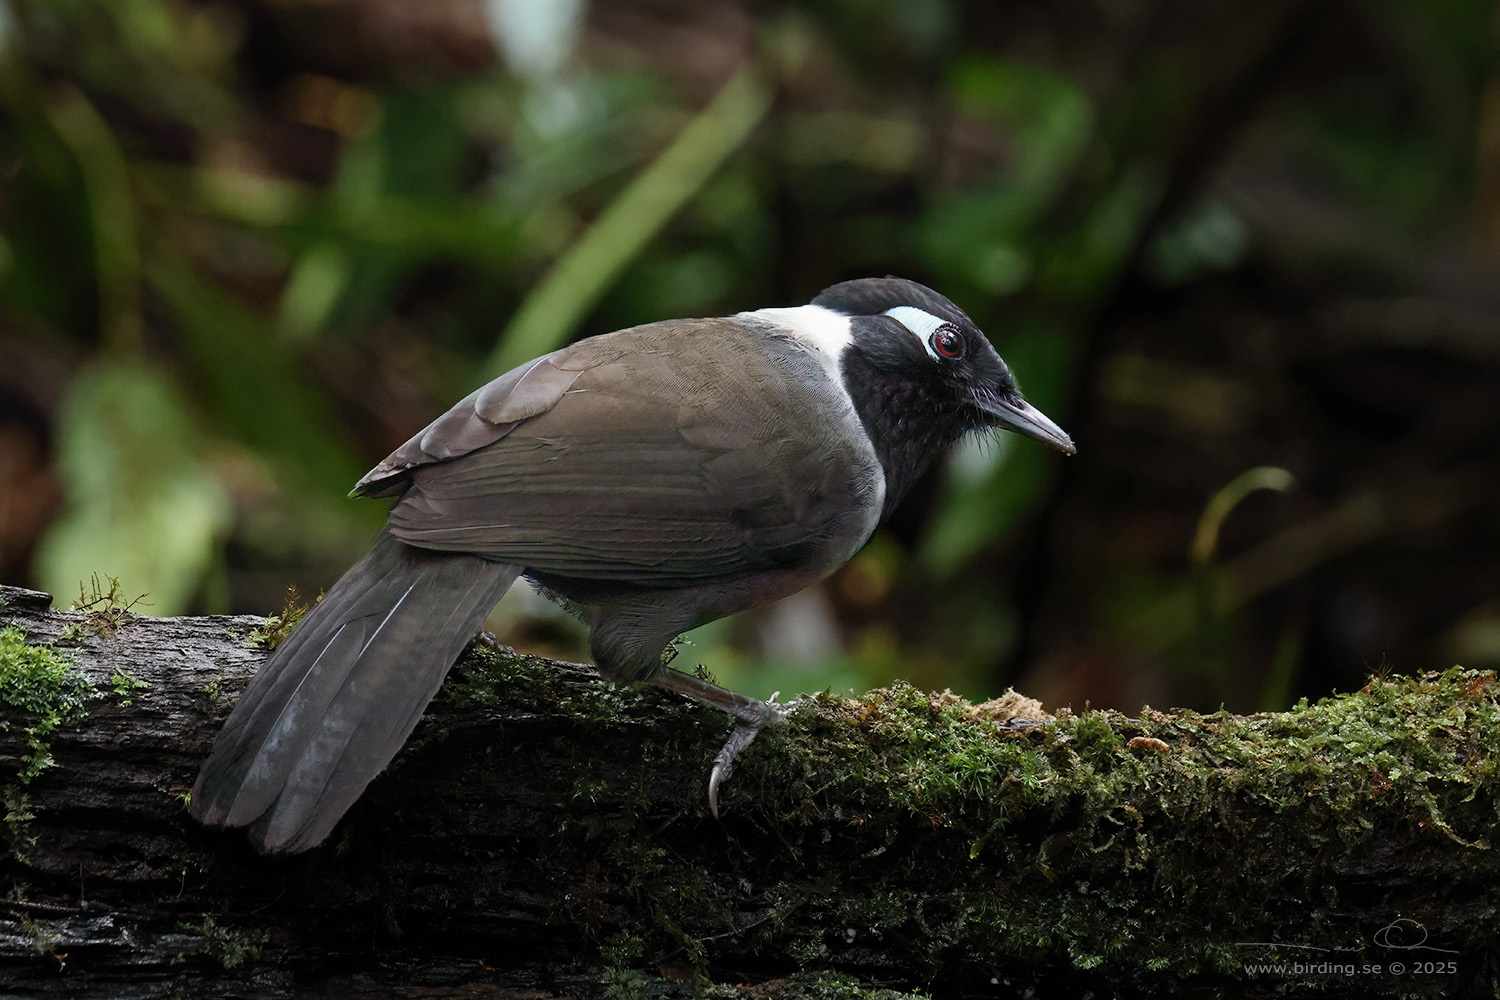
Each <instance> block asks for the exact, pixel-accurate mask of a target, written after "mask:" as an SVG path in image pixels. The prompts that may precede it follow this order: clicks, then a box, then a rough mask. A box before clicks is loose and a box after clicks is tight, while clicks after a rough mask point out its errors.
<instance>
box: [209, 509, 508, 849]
mask: <svg viewBox="0 0 1500 1000" xmlns="http://www.w3.org/2000/svg"><path fill="white" fill-rule="evenodd" d="M520 572H521V568H520V567H518V566H511V565H508V564H505V563H496V562H489V561H487V560H484V559H480V558H478V557H476V556H468V555H454V554H446V553H436V552H428V551H424V550H421V549H415V548H412V547H411V546H408V545H405V544H403V543H401V542H399V541H397V540H396V539H395V538H393V537H391V535H390V533H389V532H387V531H382V532H381V533H380V535H379V537H378V538H376V540H375V545H374V547H373V548H371V549H370V551H369V553H368V554H367V555H366V556H365V557H364V558H363V559H362V560H360V561H359V562H358V563H357V564H355V566H354V567H353V568H352V569H350V570H349V572H347V573H345V574H344V576H343V578H342V579H341V580H339V582H338V583H336V584H334V586H333V589H332V590H330V591H329V592H328V594H327V596H325V597H324V598H323V600H321V601H319V602H318V604H317V605H316V606H315V607H314V608H313V609H312V610H311V611H310V612H308V614H307V617H306V618H305V619H303V621H302V622H301V624H299V625H298V626H297V628H296V629H294V630H293V631H292V634H291V635H290V636H288V637H287V639H286V641H285V642H283V643H282V644H281V645H280V646H279V647H277V649H276V651H275V652H274V653H272V654H271V657H270V659H269V660H267V661H266V663H265V665H263V666H262V667H261V668H260V671H259V672H258V673H257V674H256V675H255V678H254V679H253V680H252V681H251V682H250V686H249V687H248V688H247V689H246V690H245V693H244V695H243V696H242V697H241V698H240V701H239V704H237V705H236V706H235V707H234V711H233V712H232V713H230V716H229V719H228V721H227V722H225V723H224V729H223V731H222V732H221V733H220V734H219V739H218V742H217V743H216V744H215V745H214V750H213V753H212V754H211V755H210V756H209V758H208V760H206V761H205V762H204V764H203V769H202V770H201V771H200V772H199V773H198V781H197V783H196V784H195V785H194V786H193V796H192V805H191V812H192V814H193V816H194V818H196V819H197V820H198V821H199V822H200V823H203V824H205V825H208V826H249V827H251V830H250V838H251V841H252V842H253V843H254V844H255V846H256V847H257V848H259V849H260V850H262V851H264V852H266V853H283V852H288V853H290V852H295V851H304V850H307V849H308V848H310V847H314V846H316V845H317V844H319V843H321V842H322V841H323V839H324V838H325V837H327V836H328V834H329V832H330V831H332V829H333V826H334V824H335V823H337V822H338V820H339V817H341V816H343V815H344V813H345V811H346V810H348V808H349V807H350V806H351V805H353V804H354V801H355V800H356V799H358V798H359V796H360V793H361V792H363V791H364V790H365V786H366V785H368V784H369V783H370V782H371V780H373V779H374V777H375V776H376V775H377V774H379V773H380V771H381V770H382V769H383V768H384V767H385V765H386V764H388V763H389V762H390V760H391V758H392V757H394V756H395V755H396V751H397V750H399V749H400V747H401V744H402V743H404V742H405V741H406V737H407V736H408V735H410V734H411V731H412V729H413V728H415V727H416V724H417V720H418V719H420V718H421V716H422V711H423V710H424V709H425V708H426V707H427V703H428V702H429V701H431V700H432V696H433V695H435V694H436V693H437V689H438V687H439V686H440V685H441V684H442V683H443V678H444V677H445V676H446V675H447V673H448V668H449V667H451V666H452V665H453V661H454V660H456V659H457V658H458V655H459V654H460V653H461V652H463V649H464V646H465V645H466V644H467V643H468V642H469V640H470V639H471V638H473V636H474V633H475V632H476V631H477V630H478V629H479V628H480V626H482V625H483V624H484V619H485V616H486V615H487V614H489V612H490V609H491V608H493V607H494V606H495V603H496V602H497V601H498V600H499V599H500V597H501V595H502V594H504V593H505V591H506V589H507V588H508V587H509V586H510V585H511V584H512V583H513V582H514V581H515V579H516V577H517V576H518V575H519V574H520Z"/></svg>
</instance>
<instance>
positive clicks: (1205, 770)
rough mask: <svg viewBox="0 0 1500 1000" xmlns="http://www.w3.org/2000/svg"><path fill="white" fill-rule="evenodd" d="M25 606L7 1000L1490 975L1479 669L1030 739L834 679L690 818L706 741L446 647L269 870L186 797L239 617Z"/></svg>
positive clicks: (641, 713)
mask: <svg viewBox="0 0 1500 1000" xmlns="http://www.w3.org/2000/svg"><path fill="white" fill-rule="evenodd" d="M47 605H48V598H47V597H46V596H45V595H39V594H35V593H33V592H29V591H19V590H14V589H0V627H3V626H7V625H13V626H15V627H16V628H17V629H19V630H20V632H10V633H5V632H0V701H3V702H4V704H3V705H0V712H3V715H0V718H3V719H5V720H7V724H6V728H5V730H4V731H3V732H0V788H3V791H4V804H5V809H6V817H5V824H4V833H5V837H6V847H7V850H6V853H5V856H4V858H3V859H0V865H3V868H4V875H5V883H6V885H5V900H4V902H0V995H7V996H8V995H26V996H37V995H54V994H55V995H66V996H70V997H95V996H97V997H132V996H143V997H144V996H171V995H177V996H185V997H221V996H222V997H245V996H257V997H260V996H264V997H290V996H304V995H341V996H410V995H421V996H511V995H514V996H533V997H540V996H548V995H552V994H553V993H560V994H563V995H569V996H602V995H606V994H608V995H613V996H620V995H641V994H643V993H644V994H649V995H661V994H667V993H674V992H679V991H680V992H683V993H687V992H689V990H690V988H691V985H692V984H693V983H694V982H696V984H697V987H698V988H699V989H700V990H701V989H702V988H703V984H704V983H712V982H718V983H746V982H756V983H759V984H760V985H758V986H755V987H742V988H737V987H730V986H715V987H712V988H711V989H710V991H709V992H710V993H711V994H714V995H725V996H727V995H731V994H736V993H737V992H747V993H753V994H754V995H756V996H761V997H765V996H802V995H819V996H833V995H849V994H853V993H856V992H860V993H871V994H885V995H890V994H892V992H893V990H896V991H920V992H924V993H930V994H933V995H937V996H959V995H967V994H971V993H973V994H979V993H983V994H998V995H1020V994H1022V993H1023V992H1024V991H1026V990H1027V989H1030V988H1034V987H1036V986H1037V985H1038V984H1046V986H1047V987H1048V988H1047V989H1046V991H1045V992H1046V993H1047V994H1048V995H1053V994H1057V995H1069V994H1078V995H1082V994H1083V992H1084V991H1086V990H1093V991H1094V993H1095V995H1096V996H1101V997H1102V996H1111V995H1116V994H1128V995H1133V994H1135V993H1136V992H1138V991H1142V990H1152V991H1157V992H1169V991H1180V992H1187V993H1190V994H1195V995H1197V994H1201V995H1203V996H1211V995H1216V994H1218V993H1219V992H1221V991H1228V992H1230V993H1233V994H1237V995H1251V996H1260V995H1265V996H1273V995H1286V994H1297V995H1305V994H1309V993H1319V994H1321V993H1326V994H1328V995H1353V994H1356V993H1357V994H1359V995H1363V996H1385V995H1391V996H1395V995H1432V996H1438V995H1451V996H1461V995H1473V996H1480V995H1494V993H1495V986H1496V982H1497V974H1500V972H1497V970H1500V959H1497V957H1496V953H1495V952H1496V950H1495V948H1494V941H1495V940H1496V930H1497V923H1500V917H1497V913H1500V878H1497V875H1500V864H1497V860H1496V856H1495V852H1494V851H1492V850H1491V849H1490V843H1489V840H1490V838H1491V836H1492V832H1491V831H1492V829H1493V828H1494V825H1495V822H1496V820H1497V818H1500V796H1497V779H1496V777H1495V773H1494V772H1495V762H1496V760H1497V759H1500V758H1497V754H1496V751H1497V746H1496V744H1497V742H1500V711H1497V696H1500V685H1497V682H1496V679H1495V677H1494V676H1493V675H1492V674H1488V673H1481V672H1474V671H1463V670H1459V669H1457V668H1455V669H1453V670H1450V671H1447V672H1445V673H1442V674H1434V675H1431V676H1428V677H1425V678H1420V679H1415V680H1391V681H1385V682H1372V683H1371V685H1370V686H1369V687H1368V688H1366V689H1365V690H1364V691H1363V692H1360V693H1357V694H1354V695H1350V696H1347V697H1342V698H1337V699H1329V700H1326V701H1324V702H1320V703H1318V704H1316V705H1311V706H1299V708H1297V709H1295V710H1293V711H1291V712H1288V713H1283V714H1277V715H1264V716H1252V717H1235V716H1229V715H1227V714H1220V715H1212V716H1199V715H1194V714H1191V713H1174V714H1163V713H1156V712H1151V711H1149V710H1148V711H1145V712H1143V713H1142V717H1141V718H1139V719H1128V718H1125V717H1123V716H1120V715H1118V714H1115V713H1099V712H1089V713H1085V714H1083V715H1080V716H1073V715H1070V714H1066V713H1064V714H1062V715H1060V716H1058V717H1056V718H1053V719H1049V720H1046V721H1044V722H1042V723H1040V724H1038V725H1016V724H1012V723H1007V722H1005V721H1004V720H1003V718H1002V716H1003V715H1004V712H1003V711H1001V710H1000V709H998V708H995V707H993V706H989V707H987V706H972V705H968V704H966V703H963V702H960V701H958V700H957V699H954V698H952V697H951V696H931V695H927V694H924V693H922V692H918V691H916V690H914V689H912V688H910V687H907V686H904V685H896V686H893V687H892V688H889V689H884V690H882V691H878V692H873V693H872V694H871V695H869V696H867V697H866V699H865V700H864V701H861V702H852V701H847V700H844V699H839V698H831V697H826V696H825V697H822V698H819V699H815V700H813V701H812V702H810V703H809V704H807V705H806V706H805V707H803V708H802V709H800V710H799V711H798V712H796V713H795V714H794V716H793V718H792V720H791V722H790V724H789V725H787V726H785V727H783V728H781V729H779V730H777V731H776V732H774V733H771V734H768V735H767V736H765V737H763V738H762V740H761V741H760V742H758V743H757V744H756V745H755V746H754V747H752V748H751V750H750V751H749V752H748V753H747V754H746V755H745V759H744V761H743V762H742V765H741V768H740V771H739V772H738V773H737V774H736V776H735V777H734V779H733V780H732V782H731V783H730V785H729V787H728V788H727V789H726V794H725V796H724V802H723V806H724V813H725V818H724V821H723V822H722V823H717V822H714V821H713V820H712V819H711V818H710V817H709V815H708V811H707V807H706V803H705V799H704V781H705V778H706V775H707V767H708V762H709V760H710V758H711V757H712V755H713V753H714V752H715V750H716V748H717V747H718V745H719V743H720V742H721V741H722V739H723V737H724V735H725V733H726V730H727V728H728V724H727V721H726V720H724V719H723V718H721V717H720V716H718V715H717V714H716V713H713V712H711V711H707V710H702V709H698V708H694V707H688V706H685V705H679V704H677V703H675V702H674V701H673V700H671V699H669V698H667V697H665V696H662V695H659V694H657V693H656V692H653V691H637V690H633V689H628V688H620V687H616V686H612V685H608V684H605V683H603V682H601V681H599V680H598V679H597V678H596V677H595V675H594V674H593V672H592V671H591V670H589V669H588V668H585V667H579V666H576V665H569V664H560V663H553V662H548V661H541V660H536V659H533V658H529V657H509V656H498V655H494V654H490V653H485V652H476V653H471V654H469V655H468V656H467V657H466V658H465V660H464V661H463V662H462V663H461V664H460V666H459V667H458V668H456V670H455V672H454V675H453V676H452V677H451V678H450V680H449V683H448V684H447V685H446V686H445V688H444V691H443V693H442V694H441V695H440V696H439V700H438V702H437V703H436V704H435V705H434V707H433V709H432V710H431V711H430V712H429V714H428V717H427V718H426V719H425V720H424V722H423V723H422V725H421V727H420V728H419V729H418V730H417V733H416V735H415V736H414V738H413V740H412V742H411V744H409V745H408V747H407V748H406V749H405V750H404V751H403V752H402V754H401V755H400V756H399V757H398V758H397V761H396V763H395V764H394V765H393V766H392V767H391V768H390V769H389V770H388V772H387V773H386V774H385V775H383V776H382V777H381V778H380V779H379V780H378V781H377V782H376V783H375V784H374V785H373V786H372V787H371V789H370V791H369V793H368V794H367V795H366V796H365V798H364V800H362V801H361V803H360V804H359V805H357V806H356V807H355V809H354V811H353V812H352V813H351V814H350V816H349V817H348V818H347V819H346V820H345V822H344V823H343V824H342V825H341V826H340V827H339V829H338V831H336V833H335V835H334V837H333V838H332V840H331V841H330V842H329V843H328V844H327V845H325V846H324V847H322V848H320V849H318V850H316V851H313V852H311V853H309V854H306V855H302V856H299V857H294V858H281V859H277V858H263V857H259V856H257V855H255V854H254V853H253V852H251V851H250V850H249V849H248V848H247V847H246V845H245V844H244V843H243V841H242V839H241V838H240V837H238V836H236V835H235V834H232V833H230V834H217V833H209V832H206V831H203V830H201V829H199V828H197V827H196V826H195V825H194V824H193V823H192V822H191V821H190V820H189V819H188V817H187V814H186V813H185V811H184V809H183V796H184V795H185V793H186V792H187V790H188V788H189V786H190V785H191V782H192V778H193V775H194V773H195V771H196V768H197V765H198V762H199V760H200V759H201V758H202V756H203V755H204V753H205V752H206V751H207V749H208V747H209V745H210V743H211V742H212V739H213V736H214V733H215V731H216V729H217V726H218V723H219V722H220V721H221V720H222V718H223V715H224V714H225V712H226V711H227V710H228V707H229V705H230V704H231V703H232V701H233V695H234V693H235V692H237V691H238V690H239V688H240V687H241V686H242V685H243V683H244V681H245V680H246V678H248V676H249V675H250V673H251V672H252V671H253V670H254V669H255V667H256V665H257V663H258V662H259V660H260V658H261V657H262V656H263V650H262V649H260V648H258V647H257V646H255V645H253V644H252V643H251V642H250V636H251V633H252V632H253V631H254V630H255V629H257V628H258V627H260V626H261V625H262V624H263V622H262V620H261V619H257V618H248V617H236V618H228V617H209V618H179V619H156V618H140V617H131V616H116V619H117V620H114V621H111V620H110V616H108V615H100V614H95V615H92V616H90V615H85V614H81V613H76V612H75V613H53V612H50V611H48V610H46V609H47ZM21 632H24V633H25V637H26V638H25V644H22V643H21V642H20V641H19V638H20V634H21ZM7 636H8V638H7ZM48 654H53V655H50V656H49V655H48ZM59 657H60V659H59ZM80 677H82V678H86V679H87V682H88V687H87V688H85V687H83V686H81V685H82V682H81V681H80V680H79V678H80ZM90 692H91V693H90ZM70 696H71V697H77V696H85V697H86V705H85V709H84V711H86V715H85V714H84V711H74V710H70V708H69V697H70ZM48 718H51V719H52V721H53V722H55V723H56V725H55V728H54V729H53V731H51V732H50V733H48V732H44V731H43V730H45V729H46V728H47V723H45V722H40V720H44V719H48ZM39 722H40V726H39ZM38 727H39V728H38ZM28 730H35V731H33V732H31V734H30V735H28ZM47 755H50V757H51V761H52V763H51V766H44V765H45V764H46V757H47ZM28 775H29V777H28ZM1277 962H1279V963H1281V964H1280V965H1277V966H1276V967H1275V968H1273V969H1257V968H1254V967H1252V966H1259V965H1262V964H1265V965H1270V964H1271V963H1277ZM1372 970H1373V971H1372ZM872 982H878V983H882V984H885V987H886V988H883V989H873V988H869V987H858V986H857V985H856V984H857V983H866V984H868V983H872ZM1059 991H1061V992H1059Z"/></svg>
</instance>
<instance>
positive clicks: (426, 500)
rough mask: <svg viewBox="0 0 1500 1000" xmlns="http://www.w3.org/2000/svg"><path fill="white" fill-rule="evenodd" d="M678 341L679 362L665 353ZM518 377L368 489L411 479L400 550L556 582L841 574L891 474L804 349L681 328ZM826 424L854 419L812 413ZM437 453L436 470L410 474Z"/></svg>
mask: <svg viewBox="0 0 1500 1000" xmlns="http://www.w3.org/2000/svg"><path fill="white" fill-rule="evenodd" d="M668 343H670V344H671V346H672V348H673V350H672V351H671V352H670V353H669V354H668V353H663V352H661V351H659V350H653V348H659V347H661V346H663V345H665V344H668ZM518 371H519V372H520V374H519V375H518V374H517V373H516V372H512V373H510V374H509V375H506V376H503V377H502V378H501V379H498V380H496V381H495V382H493V383H491V384H490V385H489V386H486V387H485V389H481V390H480V391H479V392H478V393H475V394H474V395H473V396H471V397H470V398H469V399H468V400H465V403H464V404H460V407H455V409H454V410H453V411H450V413H449V414H447V415H445V416H444V417H443V418H440V419H439V420H438V421H436V422H434V423H433V424H432V425H431V426H430V427H429V428H427V430H426V431H424V432H423V434H421V435H418V436H417V437H416V438H413V442H409V443H408V444H407V445H405V446H403V449H401V450H398V451H397V452H396V453H395V454H393V455H392V457H391V458H390V459H387V460H386V462H385V463H382V465H381V466H380V467H377V469H376V473H379V472H380V470H381V469H390V470H391V471H389V472H387V473H386V474H385V475H384V476H383V477H377V476H376V474H375V473H372V475H371V477H367V483H368V486H372V487H374V488H373V489H368V487H367V489H368V491H369V492H378V491H381V490H382V489H384V488H386V485H387V484H388V483H390V482H391V477H393V476H395V477H399V479H400V480H402V481H404V480H406V479H408V478H409V480H410V486H409V488H407V490H406V492H405V493H404V494H403V495H402V497H401V499H400V500H399V501H398V502H397V504H396V506H395V507H394V508H393V509H392V511H391V530H392V532H393V533H394V534H395V535H396V536H397V537H398V538H400V539H402V540H403V541H406V542H408V543H409V544H412V545H417V546H420V547H423V548H432V549H441V550H448V551H462V552H473V553H476V554H481V555H485V556H489V557H491V558H495V559H499V560H502V561H505V562H513V563H517V564H519V565H522V566H526V567H527V568H529V569H532V570H535V571H537V572H539V573H544V574H550V575H554V576H568V577H582V578H589V579H607V580H629V581H636V582H640V583H642V584H643V585H650V586H662V587H671V586H682V585H689V584H692V583H694V582H697V581H702V580H708V579H724V578H727V577H731V576H734V575H736V574H738V573H742V572H755V571H760V570H766V569H774V568H778V567H783V566H796V567H809V568H816V569H817V570H819V571H824V570H831V569H832V568H834V567H835V566H837V565H838V564H840V563H841V562H843V560H844V559H847V558H848V556H849V555H850V554H852V552H853V550H854V548H857V547H858V545H859V544H862V543H863V541H864V540H865V538H866V537H867V536H868V535H869V532H870V531H871V530H873V528H874V525H875V521H876V518H877V517H878V513H879V510H880V505H881V500H882V496H881V495H880V493H881V489H882V487H883V480H882V478H881V476H880V473H879V466H878V461H877V459H876V458H875V455H874V452H873V450H872V449H871V448H870V445H869V442H868V440H867V439H866V438H865V437H864V435H863V434H862V433H853V431H857V430H858V424H857V422H856V421H855V420H854V418H853V414H852V412H850V413H848V414H844V413H843V410H842V409H841V407H845V406H847V402H846V400H847V397H845V396H844V394H843V392H842V389H841V388H839V387H838V386H837V385H835V384H834V381H833V376H832V374H831V373H830V372H828V371H827V370H826V369H825V368H824V367H823V365H822V364H821V363H820V361H819V360H818V357H817V356H816V354H815V353H814V352H813V351H812V350H811V348H809V347H807V346H805V345H803V344H801V343H800V342H799V341H796V340H795V339H794V338H791V337H788V336H777V335H774V334H772V333H770V332H769V331H768V330H758V329H756V328H753V327H749V326H747V325H744V324H725V323H724V322H723V321H715V322H702V321H673V322H670V323H659V324H652V325H651V326H648V327H637V328H634V329H631V330H625V331H621V332H619V333H616V334H609V335H606V336H605V337H599V338H593V339H592V340H590V341H583V342H581V343H580V344H578V345H575V346H574V347H573V348H569V349H568V350H567V351H563V352H559V353H558V354H556V355H551V356H549V357H548V358H545V359H542V360H541V361H540V362H534V363H533V366H531V367H528V368H525V369H518ZM554 373H556V374H554ZM506 385H509V387H510V388H509V390H508V391H505V386H506ZM548 395H551V396H553V397H555V398H553V399H552V401H551V405H550V406H543V405H541V404H542V403H545V401H546V400H545V397H546V396H548ZM464 407H467V410H465V409H464ZM481 407H482V408H483V409H484V411H485V412H484V413H481V412H480V410H481ZM820 412H822V413H833V414H837V415H839V417H840V419H834V420H823V419H816V420H810V419H807V417H806V415H807V414H808V413H820ZM485 438H487V440H484V439H485ZM476 441H478V442H480V443H477V444H475V443H474V442H476ZM414 443H415V444H414ZM465 448H467V449H468V450H462V449H465ZM428 455H430V456H434V457H438V460H437V461H433V460H431V459H427V460H426V464H418V463H417V462H414V461H412V459H414V458H416V459H421V458H422V456H428ZM403 463H409V464H408V465H407V467H406V468H404V469H403V468H400V466H401V465H402V464H403Z"/></svg>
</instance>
